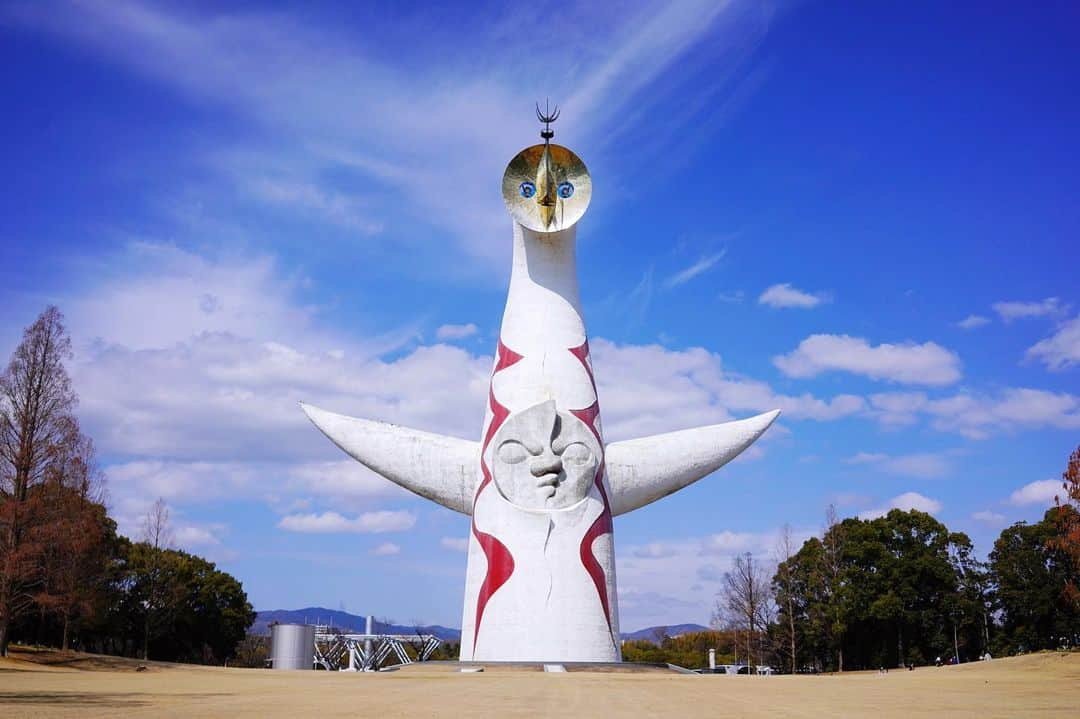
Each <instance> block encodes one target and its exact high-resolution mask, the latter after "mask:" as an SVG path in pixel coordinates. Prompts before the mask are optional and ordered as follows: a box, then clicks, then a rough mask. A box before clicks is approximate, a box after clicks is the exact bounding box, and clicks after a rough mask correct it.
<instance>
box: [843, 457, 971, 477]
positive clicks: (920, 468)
mask: <svg viewBox="0 0 1080 719" xmlns="http://www.w3.org/2000/svg"><path fill="white" fill-rule="evenodd" d="M954 454H955V452H917V453H913V454H902V455H895V456H890V455H887V454H880V453H870V452H859V453H857V454H855V455H853V456H851V457H848V458H847V459H845V460H844V462H845V463H846V464H853V465H867V464H868V465H873V466H875V467H878V468H880V469H881V470H883V471H885V472H888V473H889V474H894V475H896V476H898V477H916V478H919V479H937V478H940V477H944V476H947V475H949V474H951V473H952V470H953V467H952V460H951V457H952V455H954Z"/></svg>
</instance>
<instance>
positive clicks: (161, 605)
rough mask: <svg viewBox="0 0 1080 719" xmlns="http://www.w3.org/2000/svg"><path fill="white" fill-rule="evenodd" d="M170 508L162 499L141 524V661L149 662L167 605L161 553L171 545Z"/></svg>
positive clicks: (166, 588)
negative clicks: (146, 549)
mask: <svg viewBox="0 0 1080 719" xmlns="http://www.w3.org/2000/svg"><path fill="white" fill-rule="evenodd" d="M172 539H173V535H172V527H171V526H170V525H169V507H168V505H167V504H165V500H164V499H163V498H161V497H158V498H157V501H156V502H154V504H153V506H151V507H150V509H149V510H148V511H147V512H146V515H145V516H144V517H143V522H142V541H143V542H145V543H146V544H147V545H148V547H149V550H150V551H149V552H148V557H147V563H146V570H145V571H146V607H145V610H146V611H145V616H144V618H143V659H149V658H150V638H151V636H152V635H153V634H154V632H155V629H156V628H157V627H158V625H159V624H161V623H162V615H163V614H164V612H165V610H166V609H168V604H169V601H170V597H169V592H168V589H169V588H168V587H167V586H166V585H165V582H164V581H163V578H162V572H163V570H164V567H163V559H164V557H163V553H162V550H164V549H168V548H169V546H170V545H171V544H172Z"/></svg>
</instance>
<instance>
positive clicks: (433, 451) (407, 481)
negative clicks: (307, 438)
mask: <svg viewBox="0 0 1080 719" xmlns="http://www.w3.org/2000/svg"><path fill="white" fill-rule="evenodd" d="M300 407H301V408H302V409H303V410H304V413H305V414H306V415H307V416H308V419H310V420H311V422H312V424H314V425H315V426H316V427H318V428H319V429H320V430H321V431H322V433H323V434H325V435H326V436H327V437H329V438H330V441H332V442H333V443H334V444H336V445H337V446H338V447H341V448H342V449H343V450H345V452H346V453H348V454H349V455H351V456H352V457H353V459H355V460H356V461H358V462H359V463H360V464H362V465H364V466H365V467H367V468H368V469H370V470H372V471H373V472H377V473H378V474H380V475H382V476H383V477H386V478H387V479H389V480H390V481H391V482H393V483H394V484H397V485H400V486H402V487H404V488H405V489H407V490H409V491H410V492H414V493H415V494H419V495H420V496H421V497H424V498H426V499H430V500H431V501H433V502H436V503H438V504H441V505H442V506H444V507H446V508H447V509H452V510H454V511H455V512H461V513H462V514H472V499H473V489H474V482H475V481H476V476H477V474H478V473H479V471H480V444H479V443H477V442H470V441H468V440H465V439H458V438H456V437H447V436H444V435H441V434H432V433H430V432H421V431H420V430H416V429H409V428H408V427H399V426H398V425H396V424H389V423H387V422H376V421H374V420H369V419H357V418H355V417H346V416H345V415H341V414H334V413H333V412H327V411H326V410H324V409H319V408H318V407H313V406H311V405H308V404H304V403H303V402H301V403H300Z"/></svg>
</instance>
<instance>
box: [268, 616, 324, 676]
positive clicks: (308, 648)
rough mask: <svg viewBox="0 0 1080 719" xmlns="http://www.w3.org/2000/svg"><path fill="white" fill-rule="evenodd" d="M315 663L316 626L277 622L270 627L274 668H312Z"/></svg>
mask: <svg viewBox="0 0 1080 719" xmlns="http://www.w3.org/2000/svg"><path fill="white" fill-rule="evenodd" d="M314 665H315V627H313V626H311V625H310V624H275V625H274V626H272V627H271V628H270V666H271V667H273V668H274V669H312V668H314Z"/></svg>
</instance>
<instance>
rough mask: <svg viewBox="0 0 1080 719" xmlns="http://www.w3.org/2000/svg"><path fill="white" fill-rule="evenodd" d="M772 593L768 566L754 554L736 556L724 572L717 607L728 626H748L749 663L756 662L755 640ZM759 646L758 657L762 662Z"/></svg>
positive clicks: (763, 621) (767, 612) (762, 625)
mask: <svg viewBox="0 0 1080 719" xmlns="http://www.w3.org/2000/svg"><path fill="white" fill-rule="evenodd" d="M771 603H772V593H771V590H770V586H769V578H768V575H767V573H766V571H765V567H764V566H763V565H762V564H761V562H759V561H758V560H756V559H754V556H753V555H752V554H750V553H749V552H747V553H746V554H742V555H739V556H737V557H735V559H734V561H732V564H731V571H730V572H725V573H724V582H723V585H722V586H721V589H720V599H719V602H718V607H717V608H718V611H719V613H720V614H722V615H726V617H727V618H728V624H729V626H734V627H738V628H742V629H745V630H746V656H747V664H748V665H749V666H750V667H751V668H752V667H753V666H755V665H754V644H755V641H756V640H759V639H760V636H759V634H758V633H759V632H760V631H761V630H762V629H764V626H765V624H766V622H767V621H768V614H769V611H770V607H771ZM760 659H761V656H760V650H759V653H758V660H759V662H760Z"/></svg>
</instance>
